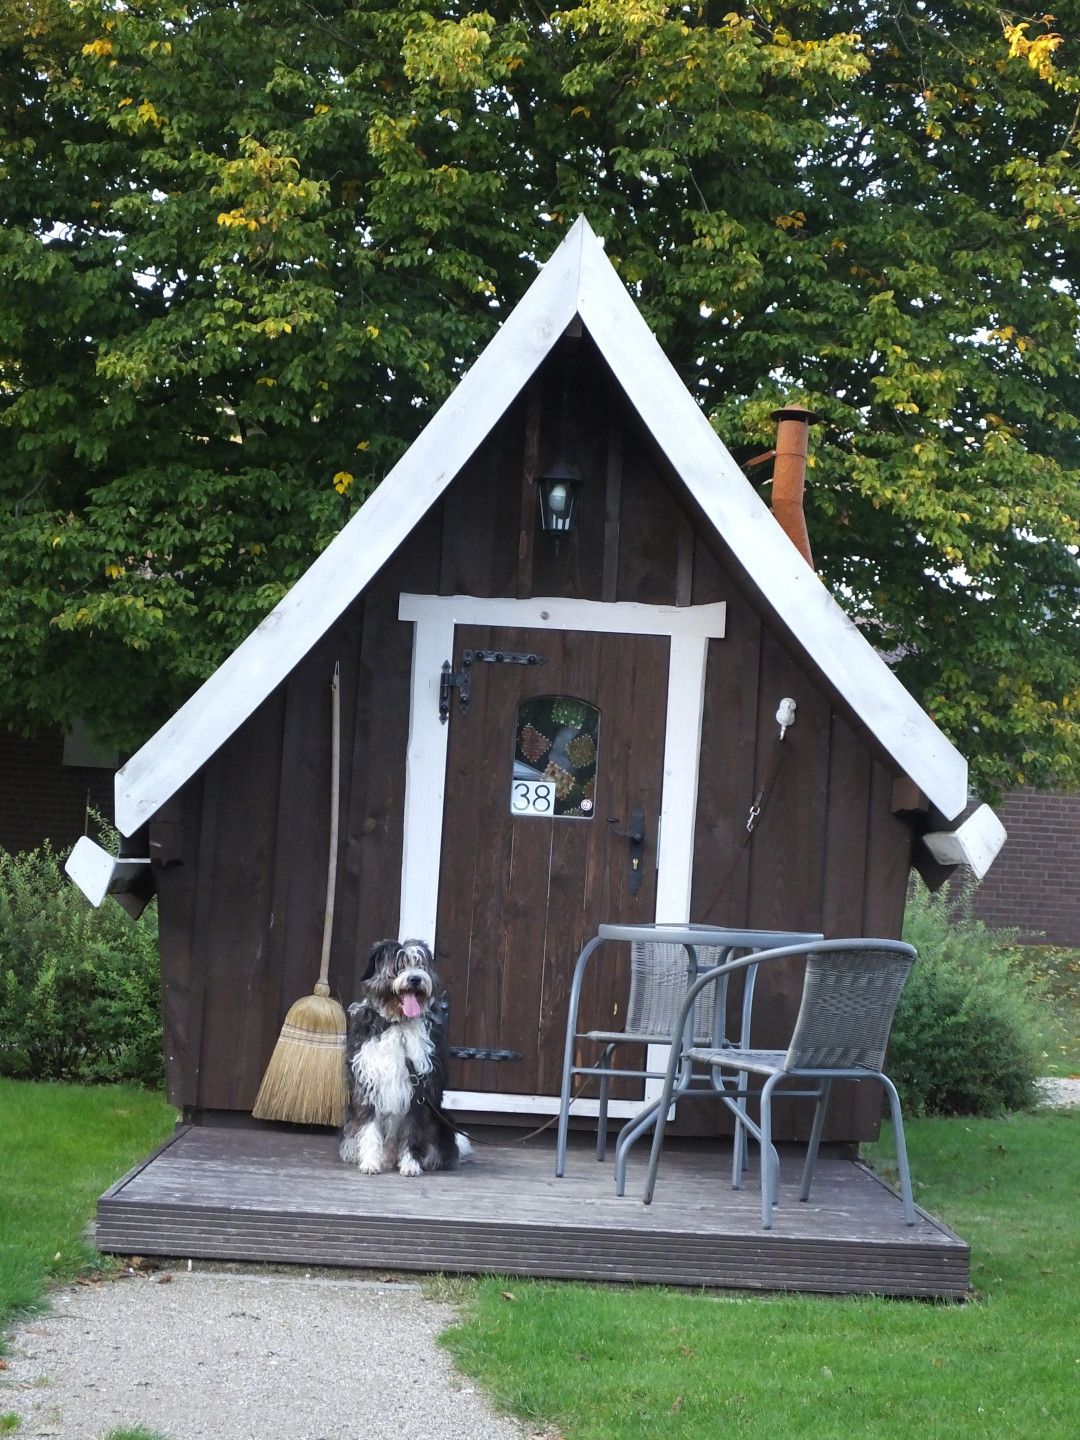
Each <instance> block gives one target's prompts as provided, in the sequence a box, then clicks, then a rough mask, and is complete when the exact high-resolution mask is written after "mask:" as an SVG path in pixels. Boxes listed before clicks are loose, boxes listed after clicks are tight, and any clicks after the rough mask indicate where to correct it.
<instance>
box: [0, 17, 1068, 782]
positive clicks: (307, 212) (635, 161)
mask: <svg viewBox="0 0 1080 1440" xmlns="http://www.w3.org/2000/svg"><path fill="white" fill-rule="evenodd" d="M1078 20H1080V14H1078V7H1077V5H1076V3H1075V0H1069V3H1068V4H1066V6H1065V11H1064V12H1062V11H1060V7H1059V14H1058V18H1057V20H1053V19H1051V18H1050V17H1048V16H1026V15H1023V14H1020V13H1018V12H1012V11H1002V10H1000V9H999V8H998V7H996V6H991V5H987V4H983V3H977V0H956V3H941V4H939V3H935V0H910V3H908V0H891V3H890V4H889V5H888V6H877V5H870V4H867V3H856V0H852V3H847V4H844V3H830V4H825V3H820V0H795V3H787V4H777V5H772V4H768V3H764V4H760V5H757V6H746V7H743V8H736V7H735V6H734V5H732V4H731V0H728V3H726V4H724V5H717V6H711V5H708V4H688V5H682V6H679V5H664V4H661V3H659V0H589V3H586V4H583V5H580V6H578V7H576V8H574V9H567V10H563V11H551V12H546V11H544V10H543V9H542V8H540V7H538V6H535V5H527V4H518V3H510V0H500V3H495V4H492V5H490V6H489V7H488V8H487V9H485V10H483V11H476V12H470V11H468V10H466V9H465V8H464V7H458V6H443V7H438V8H436V7H434V6H432V5H430V4H422V3H415V0H411V3H407V4H405V5H398V4H393V3H389V0H384V3H368V4H361V5H357V4H335V3H330V0H312V3H299V0H281V3H275V4H272V5H271V4H260V3H252V4H220V3H215V4H203V3H189V4H180V3H176V0H142V3H135V4H131V5H128V6H126V7H125V8H119V7H117V6H115V5H114V4H113V3H111V0H84V3H81V4H80V3H74V4H71V5H67V4H62V3H59V0H53V3H40V4H35V3H32V0H22V3H17V4H13V3H11V0H7V4H6V6H5V8H4V11H3V19H2V20H0V49H2V53H0V196H2V201H0V215H2V217H3V221H2V225H0V513H2V516H3V526H2V532H0V566H2V570H3V573H4V575H5V577H6V580H7V588H6V590H5V593H4V594H3V596H2V597H0V664H2V666H3V671H4V673H5V675H6V676H7V677H8V683H7V685H6V686H5V687H4V689H3V693H2V694H0V708H2V714H3V717H4V718H9V719H14V720H16V721H20V720H27V719H29V720H30V721H31V722H37V721H45V720H50V719H53V718H60V719H67V718H70V717H71V716H73V715H76V714H85V715H87V716H89V718H91V719H92V720H93V721H94V722H95V723H97V724H98V725H100V726H101V727H102V728H103V729H106V730H108V731H109V732H110V733H111V734H112V735H113V736H118V737H119V738H120V739H121V740H122V741H123V742H125V743H137V742H138V741H139V740H141V739H142V738H143V737H144V736H145V734H146V733H148V731H149V730H150V729H151V728H153V726H154V725H155V724H156V723H157V722H158V721H159V720H160V718H161V717H162V715H163V714H165V713H167V712H168V711H169V710H170V709H171V708H173V707H174V706H175V705H176V704H177V703H178V702H179V701H180V700H181V699H182V698H183V697H184V696H185V695H186V694H187V693H189V692H190V691H191V689H192V688H193V687H194V686H195V684H196V683H197V682H198V681H199V680H201V679H202V678H203V677H204V676H205V675H206V674H207V673H209V671H210V670H211V669H212V668H213V667H214V666H215V665H216V664H217V663H218V662H219V661H220V660H221V659H222V657H223V656H224V655H225V654H226V653H227V652H228V650H229V649H230V648H231V647H233V646H234V645H235V644H236V643H237V642H238V641H239V640H240V639H241V638H242V637H243V635H244V634H246V633H247V632H248V631H249V630H250V629H251V627H252V626H253V625H254V623H256V621H257V620H258V619H259V618H260V617H261V616H262V615H263V614H264V613H265V612H266V610H267V609H268V608H269V607H270V606H271V605H272V604H273V603H274V602H275V601H276V600H277V599H278V598H279V597H280V595H281V594H282V593H283V592H284V590H285V588H286V587H287V586H288V585H289V584H290V583H291V581H292V580H293V579H295V577H296V576H297V575H298V574H299V573H300V572H301V571H302V570H303V569H304V568H305V566H306V565H307V564H308V563H309V561H310V559H311V557H312V556H313V555H314V554H315V553H316V552H317V551H318V550H319V549H320V547H322V546H323V545H325V544H326V543H327V541H328V539H329V538H330V537H331V536H332V535H333V534H334V533H335V532H336V530H337V529H338V528H339V527H340V525H341V524H342V523H343V521H344V520H345V519H346V518H347V516H348V515H349V514H350V513H351V512H352V510H353V509H354V508H355V507H356V506H357V505H358V504H359V503H360V502H361V501H362V500H363V498H364V497H365V496H366V495H367V494H368V493H369V492H370V490H371V489H372V488H373V487H374V486H375V485H376V484H377V483H378V481H379V479H380V478H381V477H382V475H384V474H385V473H386V470H387V469H388V468H389V466H390V464H392V463H393V461H394V460H395V459H396V457H397V456H398V455H399V454H400V453H401V451H402V450H403V448H404V447H405V446H406V445H407V444H408V443H409V441H410V440H411V439H412V438H413V437H414V436H415V435H416V433H417V432H418V430H419V429H420V427H421V425H422V423H423V421H424V419H425V417H426V415H427V414H428V413H430V410H431V408H432V407H433V406H434V405H435V404H436V403H437V402H438V401H440V400H441V399H442V398H443V397H444V396H445V394H446V393H447V392H448V390H449V388H450V387H451V386H452V385H453V383H454V382H455V380H456V379H457V377H458V376H459V374H460V373H461V371H462V369H463V367H464V366H465V365H466V364H467V363H468V362H469V361H470V360H471V359H472V358H473V357H475V355H476V354H477V353H478V351H479V350H480V349H481V348H482V346H483V345H484V343H485V342H486V341H487V340H488V339H489V338H490V336H491V335H492V333H493V332H494V330H495V328H496V326H497V324H498V322H499V319H500V316H501V315H504V314H505V313H506V311H507V309H508V308H509V307H510V306H512V305H513V304H514V303H515V301H516V300H517V299H518V298H519V296H520V294H521V293H522V291H523V290H524V288H525V286H526V284H527V283H528V281H529V279H530V278H531V275H532V273H533V269H534V263H535V262H539V261H541V260H543V259H544V258H545V257H546V255H547V254H548V253H550V251H551V250H552V249H553V248H554V246H555V244H556V243H557V240H558V239H559V237H560V235H561V234H562V233H563V231H564V229H565V227H566V226H567V225H568V224H569V223H570V222H571V221H572V220H573V218H574V216H575V215H576V214H577V213H578V212H584V213H585V215H586V216H587V217H588V218H589V220H590V222H591V223H592V224H593V225H594V227H595V228H596V229H597V230H598V231H599V233H601V234H603V235H604V236H605V237H606V241H607V247H608V253H609V255H610V257H611V259H612V260H613V262H614V264H615V265H616V267H617V269H618V270H619V272H620V274H621V276H622V277H623V279H624V281H625V282H626V284H627V285H628V286H629V287H630V289H631V291H632V292H633V294H634V295H635V298H636V299H637V300H638V302H639V304H640V305H641V306H642V308H643V310H644V313H645V315H646V318H647V319H648V320H649V323H650V324H651V325H652V326H653V327H654V329H655V330H656V331H657V333H658V335H659V337H660V339H661V341H662V343H663V344H664V346H665V348H666V350H667V351H668V353H669V355H671V357H672V359H673V360H674V362H675V363H676V365H677V366H678V367H679V369H680V371H681V373H682V374H683V376H684V377H685V378H686V380H687V381H688V383H690V384H691V385H692V386H693V388H694V390H695V393H696V394H697V395H698V396H699V397H700V399H701V402H702V404H703V406H704V407H705V408H706V409H707V411H708V413H709V414H710V416H711V418H712V419H713V421H714V423H715V425H716V426H717V428H718V430H719V431H720V433H721V434H722V435H723V436H724V438H725V439H726V440H727V441H728V443H729V444H730V445H731V447H732V449H733V450H734V451H735V453H736V454H737V455H738V456H740V457H745V456H747V455H750V454H752V453H754V452H755V451H759V450H761V449H762V448H763V447H764V446H765V445H767V444H768V441H769V434H770V428H771V427H770V422H769V420H768V418H767V417H768V412H769V410H770V409H772V408H773V407H774V406H775V405H776V404H777V403H778V402H779V401H781V400H784V399H793V398H798V399H801V400H802V401H804V403H807V404H809V405H811V406H812V407H813V408H814V409H815V410H817V411H818V412H819V413H820V414H821V416H822V417H823V423H822V425H821V427H820V429H819V430H818V431H817V432H816V440H815V451H814V456H813V460H814V468H813V470H812V472H811V479H812V494H811V503H810V516H809V519H810V529H811V537H812V539H813V542H814V545H815V554H816V556H817V561H818V564H819V567H820V569H821V571H822V573H823V574H824V576H825V578H826V580H827V581H828V582H829V583H830V584H832V585H833V586H834V587H836V588H838V590H839V593H840V595H841V598H842V599H843V600H844V603H845V604H847V605H848V607H849V608H850V610H851V612H852V614H853V615H855V616H856V617H857V618H858V619H859V620H860V621H861V622H862V623H864V624H865V625H866V626H867V630H868V633H869V634H870V635H871V638H873V639H874V640H875V642H876V643H880V644H881V646H882V647H883V648H885V649H886V650H891V651H895V652H897V653H898V654H899V657H900V658H899V659H898V662H897V663H898V669H899V672H900V674H901V678H902V679H903V680H904V681H905V683H907V684H908V686H909V688H911V689H912V690H913V692H914V693H916V694H917V695H918V696H919V697H920V698H921V699H922V700H923V702H924V703H925V704H926V705H927V707H928V708H929V709H930V710H931V712H932V713H933V714H934V715H935V717H936V718H937V720H938V721H939V723H940V724H941V725H942V726H943V728H945V729H946V730H947V731H948V732H949V733H950V734H952V735H953V736H954V738H956V739H957V741H958V742H959V743H960V745H961V747H962V748H963V749H964V750H965V752H966V753H968V754H969V755H972V756H973V757H974V758H975V760H976V763H977V774H978V777H979V778H980V781H981V783H982V784H983V785H984V786H987V787H992V786H993V785H995V784H1008V783H1013V782H1015V781H1017V780H1027V781H1029V782H1036V783H1038V782H1046V781H1049V780H1058V781H1061V782H1064V783H1070V782H1072V783H1076V782H1080V720H1077V719H1076V718H1074V717H1075V716H1076V715H1077V713H1078V712H1080V656H1078V654H1077V646H1076V641H1075V635H1076V623H1077V610H1078V598H1080V597H1078V581H1077V561H1076V546H1077V544H1078V542H1080V484H1078V478H1077V476H1078V466H1077V440H1076V432H1077V424H1078V416H1080V391H1078V388H1077V360H1076V354H1077V338H1078V336H1077V329H1078V326H1077V295H1076V292H1075V285H1074V277H1075V276H1076V274H1077V273H1078V272H1077V263H1076V262H1077V239H1078V234H1080V226H1078V214H1080V211H1078V205H1080V202H1078V194H1080V191H1078V187H1077V179H1078V177H1077V170H1076V160H1075V158H1074V152H1075V148H1076V141H1077V135H1076V128H1077V105H1078V101H1080V65H1078V56H1077V50H1076V44H1075V42H1074V41H1070V42H1069V43H1066V42H1063V41H1062V39H1061V36H1062V35H1067V36H1075V35H1076V34H1078V33H1080V25H1078V24H1077V23H1076V22H1077V21H1078Z"/></svg>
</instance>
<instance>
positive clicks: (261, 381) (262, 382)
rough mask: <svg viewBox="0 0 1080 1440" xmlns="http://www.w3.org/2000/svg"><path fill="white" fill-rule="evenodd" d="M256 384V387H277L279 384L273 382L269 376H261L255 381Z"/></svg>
mask: <svg viewBox="0 0 1080 1440" xmlns="http://www.w3.org/2000/svg"><path fill="white" fill-rule="evenodd" d="M255 384H256V385H276V384H277V381H276V380H272V379H271V378H270V376H269V375H260V376H259V378H258V380H256V381H255Z"/></svg>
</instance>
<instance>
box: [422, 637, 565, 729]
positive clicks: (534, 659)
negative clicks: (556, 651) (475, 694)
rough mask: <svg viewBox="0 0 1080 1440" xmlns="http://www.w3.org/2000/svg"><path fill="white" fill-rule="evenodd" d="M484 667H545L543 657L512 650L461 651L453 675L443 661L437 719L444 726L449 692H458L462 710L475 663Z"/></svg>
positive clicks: (465, 702) (447, 711)
mask: <svg viewBox="0 0 1080 1440" xmlns="http://www.w3.org/2000/svg"><path fill="white" fill-rule="evenodd" d="M477 661H479V662H481V663H483V664H486V665H546V664H547V661H546V660H545V658H544V656H543V655H532V654H529V653H528V652H525V653H521V652H519V651H512V650H463V651H462V652H461V669H460V670H459V671H458V673H457V674H456V675H455V674H454V670H453V666H452V665H451V664H450V661H449V660H444V661H443V667H442V680H441V682H440V684H439V719H440V720H441V721H442V722H443V724H444V725H445V724H446V722H447V720H449V718H450V692H451V691H452V690H456V691H457V692H458V703H459V705H460V706H461V709H462V710H465V709H466V708H467V707H468V704H469V696H470V693H471V691H470V677H471V674H472V667H473V665H474V664H475V663H476V662H477Z"/></svg>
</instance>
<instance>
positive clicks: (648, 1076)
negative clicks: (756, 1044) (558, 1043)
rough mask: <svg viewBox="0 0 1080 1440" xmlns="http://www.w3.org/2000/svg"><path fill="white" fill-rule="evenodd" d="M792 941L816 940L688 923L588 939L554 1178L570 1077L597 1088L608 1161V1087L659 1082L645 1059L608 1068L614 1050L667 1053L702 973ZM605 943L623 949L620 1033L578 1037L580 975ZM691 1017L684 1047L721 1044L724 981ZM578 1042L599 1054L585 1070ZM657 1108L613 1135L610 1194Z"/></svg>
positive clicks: (573, 1012) (599, 1149)
mask: <svg viewBox="0 0 1080 1440" xmlns="http://www.w3.org/2000/svg"><path fill="white" fill-rule="evenodd" d="M798 938H805V939H813V940H816V939H820V936H818V935H813V936H803V937H800V936H799V935H798V933H790V932H779V931H774V930H751V929H732V928H729V927H725V926H719V925H704V924H694V923H691V924H685V925H680V924H668V923H656V924H652V925H601V926H600V927H599V928H598V930H597V933H596V935H595V937H594V938H593V939H592V940H590V941H589V942H588V944H587V945H586V946H585V948H584V949H583V950H582V952H581V954H580V955H579V956H578V959H577V964H576V965H575V967H574V977H573V982H572V984H571V988H570V1005H569V1011H568V1014H567V1020H566V1046H565V1049H564V1051H563V1073H562V1091H561V1096H560V1104H559V1130H558V1140H557V1143H556V1153H555V1174H556V1175H557V1176H561V1175H562V1174H563V1171H564V1169H565V1165H566V1143H567V1135H568V1131H569V1117H570V1106H571V1102H572V1100H573V1098H574V1095H573V1087H574V1080H575V1077H584V1078H586V1079H588V1078H598V1079H599V1081H600V1093H599V1106H598V1114H597V1131H596V1158H597V1160H603V1159H604V1156H605V1154H606V1153H607V1122H608V1105H609V1096H610V1089H611V1081H612V1080H613V1079H616V1078H620V1079H621V1078H632V1079H638V1080H643V1081H648V1080H661V1079H663V1077H664V1074H665V1072H664V1071H663V1070H649V1069H648V1060H647V1058H646V1062H645V1065H644V1066H642V1067H640V1068H636V1069H635V1068H626V1067H622V1068H620V1067H616V1066H615V1065H614V1063H613V1061H614V1055H615V1051H616V1049H617V1048H618V1047H619V1046H620V1045H645V1046H648V1045H664V1046H668V1045H670V1044H671V1037H672V1034H673V1032H674V1030H675V1022H676V1019H677V1018H678V1016H679V1013H680V1009H681V1007H682V1003H683V1000H684V999H685V997H686V993H687V987H688V986H689V985H690V984H691V983H692V982H693V981H694V980H695V979H696V977H697V976H698V974H700V973H701V971H702V970H706V969H710V970H712V971H715V970H716V969H717V968H718V967H719V966H720V965H721V964H722V962H723V961H726V960H729V959H730V958H731V956H732V955H733V954H734V953H735V952H736V951H737V950H745V949H765V948H767V947H768V946H770V945H772V946H775V945H777V944H778V943H782V942H783V941H787V940H795V939H798ZM610 942H622V943H624V944H625V943H628V944H629V946H630V992H629V997H628V1000H627V1007H626V1025H625V1028H624V1029H622V1030H602V1029H592V1030H584V1031H581V1030H579V1029H578V1014H579V1009H580V1005H581V991H582V986H583V984H584V979H585V971H586V968H587V966H588V965H589V963H590V961H591V959H592V957H593V955H594V954H595V952H596V951H597V950H598V949H599V947H600V946H602V945H604V944H607V943H610ZM753 976H754V971H753V970H751V971H749V972H748V975H747V985H746V989H745V994H744V1006H743V1008H744V1014H745V1015H746V1016H748V1015H749V1008H748V1007H749V1001H750V998H751V997H752V995H753ZM692 1009H693V1021H692V1023H691V1021H690V1009H687V1010H686V1013H685V1015H684V1016H683V1022H682V1028H685V1029H686V1030H687V1037H686V1038H687V1040H688V1041H693V1042H694V1043H695V1044H700V1045H703V1046H713V1047H719V1046H721V1045H723V1044H725V1043H726V1042H725V1041H724V1022H725V1015H726V1011H727V979H726V976H725V977H724V979H723V980H722V981H720V982H719V983H717V984H714V985H712V986H710V987H709V989H708V990H704V989H703V990H702V991H701V992H700V993H699V995H698V998H697V1001H696V1002H695V1004H694V1006H693V1007H692ZM744 1028H745V1021H744ZM680 1033H681V1031H680ZM582 1041H586V1042H589V1044H590V1045H593V1046H600V1047H602V1048H601V1050H600V1053H599V1055H598V1056H597V1058H596V1059H595V1060H594V1061H593V1062H592V1063H589V1064H584V1063H582V1064H576V1063H575V1052H576V1050H577V1048H578V1046H579V1044H580V1043H581V1042H582ZM677 1048H679V1049H681V1048H682V1047H681V1046H680V1047H677ZM687 1068H688V1067H687ZM658 1103H659V1101H658V1100H657V1099H654V1100H652V1101H651V1102H647V1103H646V1104H645V1105H644V1107H643V1108H642V1109H641V1110H639V1111H638V1112H637V1114H636V1115H635V1116H634V1117H633V1118H632V1119H631V1120H630V1121H629V1122H628V1124H626V1125H625V1126H624V1127H623V1129H622V1131H621V1132H620V1134H619V1141H618V1150H617V1165H616V1182H617V1193H618V1194H620V1195H621V1194H622V1184H623V1177H624V1175H625V1169H626V1161H625V1156H626V1153H627V1152H628V1150H629V1147H630V1146H631V1145H632V1144H633V1143H634V1141H635V1140H636V1139H637V1138H638V1137H639V1136H640V1135H642V1134H643V1133H644V1132H645V1131H646V1130H647V1129H648V1128H650V1126H651V1125H652V1123H653V1119H654V1116H655V1111H656V1107H657V1105H658Z"/></svg>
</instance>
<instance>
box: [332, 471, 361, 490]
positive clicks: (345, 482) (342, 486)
mask: <svg viewBox="0 0 1080 1440" xmlns="http://www.w3.org/2000/svg"><path fill="white" fill-rule="evenodd" d="M355 478H356V477H355V476H353V475H350V474H349V472H348V470H339V471H338V472H337V474H336V475H335V476H334V489H335V490H336V491H337V493H338V494H339V495H344V494H345V491H346V490H348V488H349V486H350V485H351V484H352V483H353V480H354V479H355Z"/></svg>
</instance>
